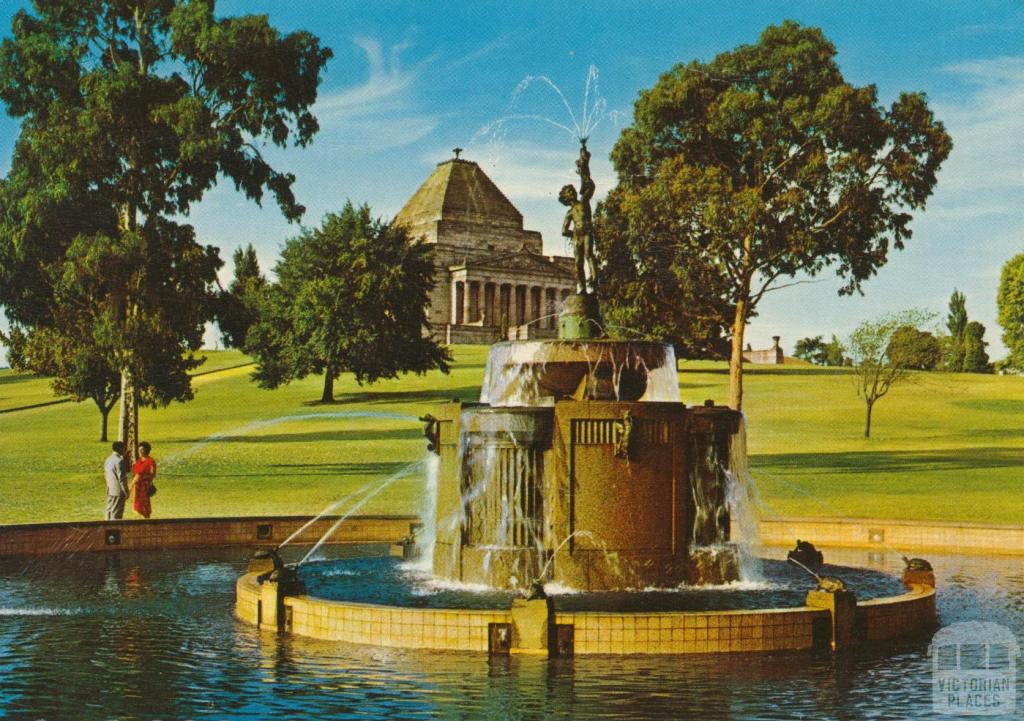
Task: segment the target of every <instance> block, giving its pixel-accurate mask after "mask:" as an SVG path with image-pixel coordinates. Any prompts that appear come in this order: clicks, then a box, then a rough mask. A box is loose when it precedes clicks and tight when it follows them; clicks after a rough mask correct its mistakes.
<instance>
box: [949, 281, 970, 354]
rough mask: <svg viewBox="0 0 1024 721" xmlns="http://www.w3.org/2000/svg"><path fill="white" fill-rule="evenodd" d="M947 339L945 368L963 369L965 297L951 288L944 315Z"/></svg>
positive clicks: (965, 321) (965, 324) (965, 320)
mask: <svg viewBox="0 0 1024 721" xmlns="http://www.w3.org/2000/svg"><path fill="white" fill-rule="evenodd" d="M946 328H947V329H948V330H949V340H948V342H947V344H946V369H947V370H950V371H952V372H954V373H959V372H961V371H962V370H963V369H964V330H965V329H966V328H967V297H966V296H965V295H964V294H963V293H961V292H960V291H958V290H957V289H956V288H954V289H953V295H952V296H950V298H949V315H947V316H946Z"/></svg>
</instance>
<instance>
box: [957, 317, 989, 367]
mask: <svg viewBox="0 0 1024 721" xmlns="http://www.w3.org/2000/svg"><path fill="white" fill-rule="evenodd" d="M987 347H988V343H986V342H985V326H984V325H982V324H981V323H979V322H978V321H976V320H972V321H968V322H967V325H965V326H964V366H963V371H964V373H991V372H992V364H991V363H989V359H988V352H987V351H986V350H985V349H986V348H987Z"/></svg>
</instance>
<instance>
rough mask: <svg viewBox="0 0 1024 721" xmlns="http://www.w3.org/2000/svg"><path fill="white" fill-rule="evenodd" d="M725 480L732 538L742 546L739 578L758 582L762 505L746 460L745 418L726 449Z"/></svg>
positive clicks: (743, 416) (760, 568)
mask: <svg viewBox="0 0 1024 721" xmlns="http://www.w3.org/2000/svg"><path fill="white" fill-rule="evenodd" d="M726 477H727V479H728V483H727V484H726V497H727V500H728V504H729V512H730V518H731V522H732V523H731V536H732V539H733V541H734V542H736V543H739V544H740V545H741V546H742V551H743V552H742V554H741V555H740V578H741V579H742V580H744V581H760V580H762V579H763V573H762V563H761V558H762V557H763V555H764V554H763V553H762V549H761V537H760V528H761V524H760V509H761V502H760V499H759V498H758V494H757V486H756V485H755V484H754V478H753V476H752V475H751V474H750V467H749V463H748V459H747V419H746V416H745V415H742V416H740V421H739V429H738V430H737V432H736V434H735V435H734V436H733V439H732V443H731V444H730V446H729V465H728V468H727V470H726Z"/></svg>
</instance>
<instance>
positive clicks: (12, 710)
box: [0, 549, 1024, 720]
mask: <svg viewBox="0 0 1024 721" xmlns="http://www.w3.org/2000/svg"><path fill="white" fill-rule="evenodd" d="M364 550H365V549H364ZM356 552H360V551H359V549H356ZM773 553H775V554H776V555H777V556H780V555H781V554H782V553H783V552H782V551H773ZM826 555H827V558H828V560H830V561H832V562H835V563H837V564H841V565H855V566H866V567H870V568H872V569H874V570H876V571H885V572H888V573H895V572H898V571H899V568H900V565H901V564H900V560H899V557H898V555H897V554H896V553H888V554H885V555H884V556H882V555H877V554H868V553H867V552H846V553H843V554H836V553H828V552H827V551H826ZM246 556H247V553H246V552H244V551H242V550H205V551H201V552H195V551H173V552H172V551H168V552H160V553H154V552H145V553H132V552H122V553H119V554H78V555H73V556H70V557H62V558H46V559H0V589H2V595H0V599H2V600H0V718H10V719H32V720H36V719H51V720H52V719H238V718H249V719H314V718H315V719H320V718H343V719H435V718H440V719H523V720H529V719H538V720H539V719H592V718H593V719H624V718H644V719H685V718H701V719H711V720H714V719H791V718H808V719H862V718H878V719H891V718H912V719H924V718H950V717H948V716H940V715H938V714H936V713H935V712H934V711H933V709H932V687H931V675H930V674H931V660H930V656H929V652H928V640H927V639H920V640H916V641H910V642H904V643H900V644H898V645H895V646H890V647H887V648H881V649H878V648H876V649H869V650H862V651H858V652H856V653H855V654H853V655H851V656H848V657H844V658H840V659H838V660H833V659H832V658H829V657H827V656H824V657H814V656H810V655H807V654H790V655H761V654H753V655H739V654H737V655H729V656H651V657H644V656H640V657H625V658H623V657H578V658H568V659H550V660H549V659H545V658H536V657H529V656H525V657H524V656H513V657H496V658H488V657H486V656H484V655H480V654H460V653H451V652H438V651H411V650H408V651H407V650H398V649H381V648H368V647H360V646H352V645H347V644H341V643H332V642H325V641H316V640H311V639H304V638H301V637H279V636H277V635H276V634H273V633H269V632H265V631H264V632H260V631H257V630H256V629H254V628H252V627H250V626H248V625H246V624H243V623H241V622H238V621H236V620H235V619H234V617H233V615H232V609H233V605H234V583H235V580H236V579H237V577H238V575H239V574H240V573H242V572H244V570H245V563H246ZM928 557H929V558H930V560H932V562H933V563H934V565H935V567H936V575H937V577H938V583H939V596H938V607H939V616H940V622H941V623H942V624H950V623H953V622H956V621H966V620H986V621H992V622H995V623H999V624H1003V625H1006V626H1008V627H1009V628H1010V629H1011V630H1012V631H1013V632H1014V633H1015V634H1016V635H1017V637H1018V639H1024V565H1022V562H1021V560H1020V559H995V558H981V557H960V556H934V555H929V556H928ZM1018 685H1024V684H1018ZM1018 708H1020V709H1024V702H1021V703H1018ZM1006 717H1007V718H1009V717H1010V716H1006ZM989 718H992V717H989Z"/></svg>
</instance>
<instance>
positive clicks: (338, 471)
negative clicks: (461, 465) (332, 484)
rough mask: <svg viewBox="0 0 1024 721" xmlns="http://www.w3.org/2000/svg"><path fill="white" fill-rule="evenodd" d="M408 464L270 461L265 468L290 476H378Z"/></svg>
mask: <svg viewBox="0 0 1024 721" xmlns="http://www.w3.org/2000/svg"><path fill="white" fill-rule="evenodd" d="M408 465H409V463H408V462H406V461H377V462H370V463H271V464H268V465H267V466H266V467H267V468H281V469H284V471H285V472H284V473H283V474H282V475H290V476H380V477H381V478H384V477H387V476H390V475H393V474H395V473H397V472H398V471H400V470H402V469H403V468H405V467H407V466H408Z"/></svg>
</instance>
